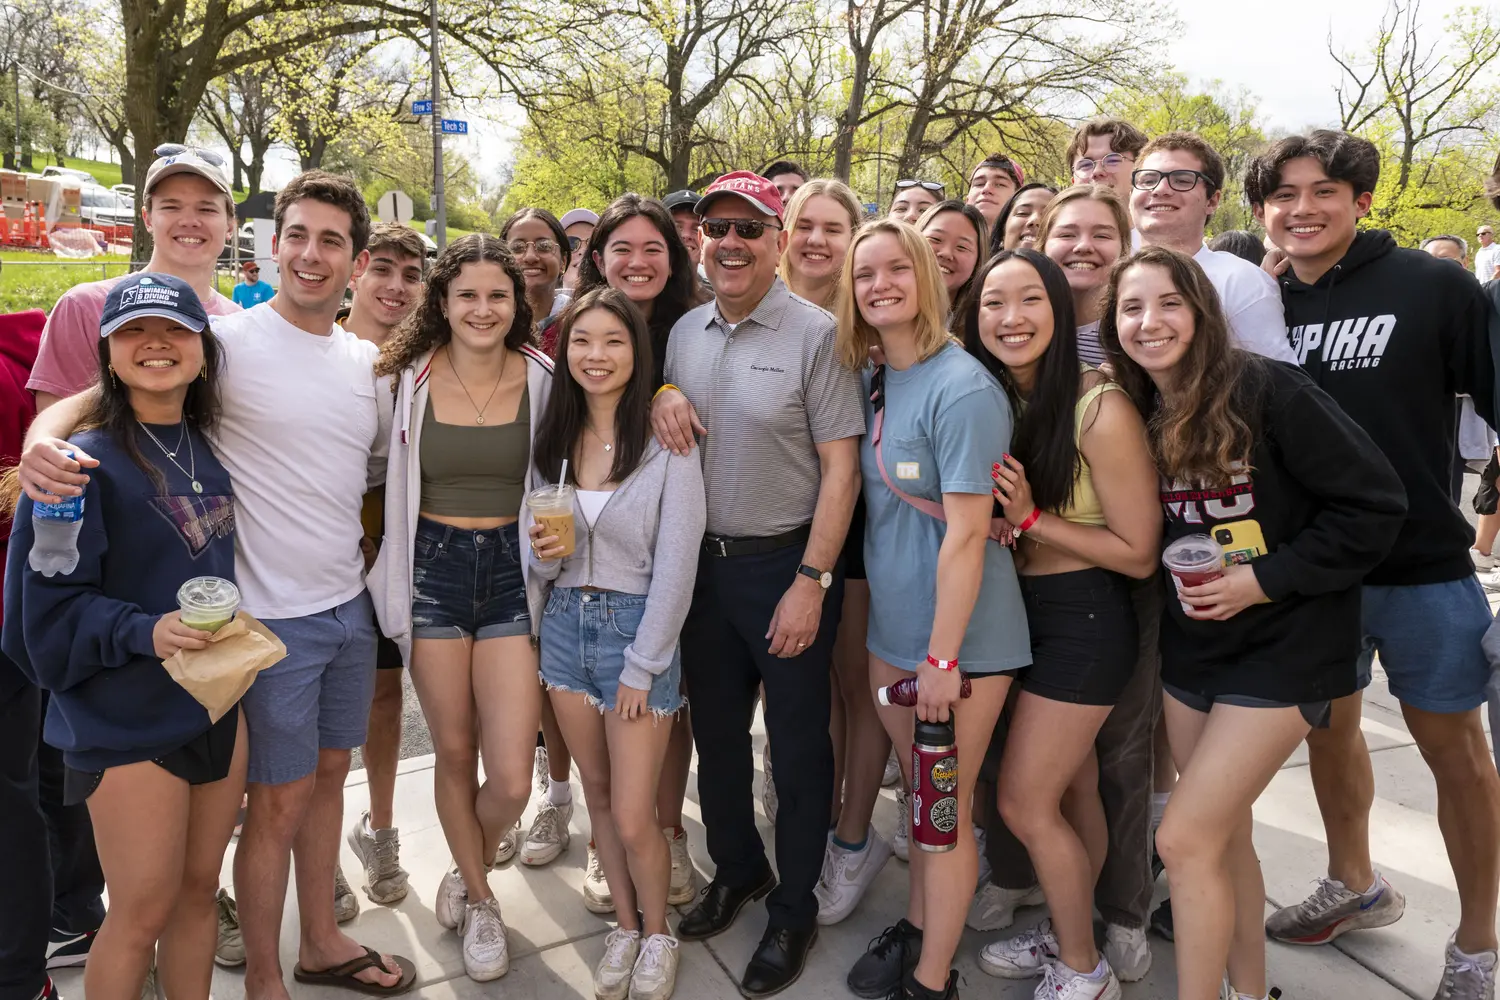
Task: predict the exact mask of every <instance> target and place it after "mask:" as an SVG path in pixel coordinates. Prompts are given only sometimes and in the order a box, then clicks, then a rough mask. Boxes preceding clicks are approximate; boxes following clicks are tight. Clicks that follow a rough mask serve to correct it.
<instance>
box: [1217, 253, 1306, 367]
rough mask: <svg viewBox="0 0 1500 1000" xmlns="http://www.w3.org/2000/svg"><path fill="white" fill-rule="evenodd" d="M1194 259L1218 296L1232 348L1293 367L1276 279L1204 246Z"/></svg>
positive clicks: (1293, 360)
mask: <svg viewBox="0 0 1500 1000" xmlns="http://www.w3.org/2000/svg"><path fill="white" fill-rule="evenodd" d="M1193 259H1194V260H1196V261H1197V262H1198V266H1200V267H1202V268H1203V271H1204V273H1205V274H1207V275H1208V280H1209V281H1211V282H1213V286H1214V288H1215V289H1216V290H1217V291H1218V293H1219V301H1220V302H1221V303H1223V305H1224V314H1225V316H1227V317H1228V318H1229V333H1230V336H1232V337H1233V338H1234V342H1235V345H1236V346H1237V347H1242V348H1244V349H1245V350H1247V351H1253V352H1255V353H1256V354H1263V355H1265V356H1266V357H1268V358H1275V359H1276V360H1277V361H1290V362H1291V363H1292V364H1296V363H1297V355H1296V354H1295V353H1293V351H1292V345H1291V343H1290V342H1289V341H1288V340H1287V336H1286V314H1285V313H1284V312H1283V311H1282V308H1281V290H1280V289H1278V288H1277V287H1276V279H1274V278H1272V277H1271V276H1270V275H1269V274H1267V273H1266V272H1264V271H1262V270H1261V269H1260V268H1258V267H1256V266H1255V265H1254V264H1252V263H1250V262H1249V261H1248V260H1245V259H1244V258H1243V257H1236V256H1235V255H1234V254H1232V253H1225V252H1224V251H1222V250H1210V249H1209V248H1208V244H1206V243H1205V244H1204V245H1203V246H1202V247H1200V248H1199V249H1198V252H1197V253H1195V254H1193Z"/></svg>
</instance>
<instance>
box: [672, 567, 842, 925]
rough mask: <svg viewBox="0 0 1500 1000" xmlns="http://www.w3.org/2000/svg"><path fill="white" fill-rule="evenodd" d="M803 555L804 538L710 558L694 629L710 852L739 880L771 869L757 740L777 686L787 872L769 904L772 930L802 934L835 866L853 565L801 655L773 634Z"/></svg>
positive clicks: (830, 595) (780, 846)
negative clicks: (844, 651) (838, 645)
mask: <svg viewBox="0 0 1500 1000" xmlns="http://www.w3.org/2000/svg"><path fill="white" fill-rule="evenodd" d="M802 554H803V547H802V546H801V545H800V544H799V545H791V546H787V547H786V548H783V549H777V550H774V551H772V552H764V553H758V554H755V555H740V556H728V557H720V556H716V555H708V554H706V553H705V554H703V555H701V556H700V557H699V560H698V581H697V584H696V586H695V588H694V591H693V604H692V609H691V610H690V611H689V612H688V618H687V623H686V625H685V626H684V627H683V630H682V666H683V673H684V674H685V676H686V677H687V689H688V699H689V701H690V702H691V704H692V706H693V712H692V719H693V737H694V740H695V742H696V743H697V746H698V801H699V805H700V807H701V810H702V814H703V826H704V828H705V829H706V830H707V834H708V837H707V839H708V853H709V856H710V857H711V858H713V861H714V865H715V866H716V868H717V873H716V875H715V878H716V879H717V880H720V881H722V882H723V883H724V884H726V885H731V886H736V887H738V886H745V885H749V884H751V883H753V882H754V881H756V879H758V878H759V877H760V876H761V875H762V874H763V873H764V872H765V870H766V867H767V862H766V849H765V845H764V844H763V843H762V842H761V839H760V833H759V832H758V831H757V830H756V828H755V804H754V795H753V792H752V780H753V777H754V773H755V768H754V762H753V760H754V758H753V753H752V750H751V742H750V723H751V720H752V718H753V717H754V714H755V700H756V690H757V688H758V687H759V686H760V685H761V684H762V683H764V684H765V688H766V706H765V716H766V732H767V734H768V736H769V738H770V741H771V769H772V771H773V772H774V773H775V776H776V797H777V800H778V806H777V811H776V869H777V873H778V875H779V877H780V885H778V886H777V887H776V890H775V891H774V892H772V893H771V896H770V899H768V900H767V903H766V908H767V912H768V914H769V918H770V919H769V924H770V926H771V927H776V928H789V929H793V930H806V929H810V928H811V927H813V926H814V925H815V924H816V922H817V916H818V903H817V899H816V898H815V897H814V896H813V887H814V886H816V885H817V883H818V876H819V874H820V872H821V871H822V867H823V853H824V850H825V848H826V847H827V844H828V803H829V801H830V800H831V799H832V797H833V746H832V744H831V743H830V742H829V738H828V713H829V702H830V694H829V680H828V676H829V675H828V671H829V668H830V664H831V662H832V657H833V639H834V635H835V634H836V633H837V632H838V625H839V615H840V613H841V611H842V608H843V603H844V600H843V597H844V574H843V565H842V563H841V564H840V565H839V566H838V568H836V569H835V570H834V583H833V586H831V587H830V588H829V589H828V591H827V592H826V593H825V594H824V595H823V614H822V618H821V620H820V622H819V625H818V635H817V638H816V639H815V640H814V641H813V642H812V643H811V644H810V645H809V646H808V648H807V649H806V650H804V651H803V652H802V653H801V655H798V656H794V657H791V658H789V659H781V658H780V657H776V656H773V655H771V653H770V652H769V649H770V645H771V641H770V640H769V639H767V638H766V632H767V631H768V629H769V628H770V623H771V617H772V616H773V615H774V614H775V612H776V605H777V602H779V601H780V600H781V597H782V595H783V594H785V593H786V591H787V588H788V587H790V586H791V585H792V582H793V581H794V580H795V579H796V578H797V567H798V565H800V563H801V561H802Z"/></svg>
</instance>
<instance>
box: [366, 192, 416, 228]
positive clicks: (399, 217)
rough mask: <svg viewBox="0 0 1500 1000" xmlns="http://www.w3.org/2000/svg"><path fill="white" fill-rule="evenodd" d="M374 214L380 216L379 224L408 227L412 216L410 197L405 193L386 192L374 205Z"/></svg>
mask: <svg viewBox="0 0 1500 1000" xmlns="http://www.w3.org/2000/svg"><path fill="white" fill-rule="evenodd" d="M375 214H376V215H378V216H380V221H381V222H399V223H400V224H401V225H403V226H405V225H409V224H410V223H411V214H412V204H411V195H409V194H407V193H406V192H405V191H387V192H386V193H385V194H383V195H381V196H380V200H379V201H377V202H376V203H375Z"/></svg>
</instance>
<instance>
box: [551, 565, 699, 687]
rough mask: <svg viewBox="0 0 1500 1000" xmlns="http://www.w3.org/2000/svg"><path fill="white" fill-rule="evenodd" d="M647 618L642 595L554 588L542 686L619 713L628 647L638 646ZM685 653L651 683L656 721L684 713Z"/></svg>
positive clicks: (673, 660)
mask: <svg viewBox="0 0 1500 1000" xmlns="http://www.w3.org/2000/svg"><path fill="white" fill-rule="evenodd" d="M645 613H646V598H645V595H643V594H617V593H615V592H614V591H612V590H597V591H591V590H577V589H574V588H572V587H554V588H552V594H551V596H549V597H548V598H547V610H546V611H544V612H542V633H541V640H542V649H541V653H542V666H541V675H542V683H543V684H545V685H547V688H548V690H555V691H575V692H577V693H578V694H582V695H586V696H587V697H588V699H589V702H590V703H591V704H595V705H597V706H599V711H600V712H612V711H614V709H615V700H616V697H615V696H616V695H617V694H619V689H620V674H621V673H622V672H624V670H625V647H626V646H629V645H630V644H631V643H632V642H633V641H635V634H636V632H637V631H638V630H639V629H640V627H641V618H642V617H643V616H644V615H645ZM682 705H683V697H682V654H681V652H680V651H679V652H676V653H674V654H673V656H672V665H671V666H670V667H668V668H667V669H666V670H664V671H662V672H661V673H659V674H657V675H656V676H655V677H653V678H652V679H651V693H650V694H649V695H647V696H646V708H647V709H649V710H650V711H651V712H652V714H654V715H657V716H664V715H673V714H675V713H676V712H677V711H678V710H679V709H681V708H682Z"/></svg>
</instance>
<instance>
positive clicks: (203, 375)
mask: <svg viewBox="0 0 1500 1000" xmlns="http://www.w3.org/2000/svg"><path fill="white" fill-rule="evenodd" d="M198 377H199V378H201V379H202V380H203V381H205V382H207V381H208V363H207V362H204V364H203V367H202V368H200V369H198Z"/></svg>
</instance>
